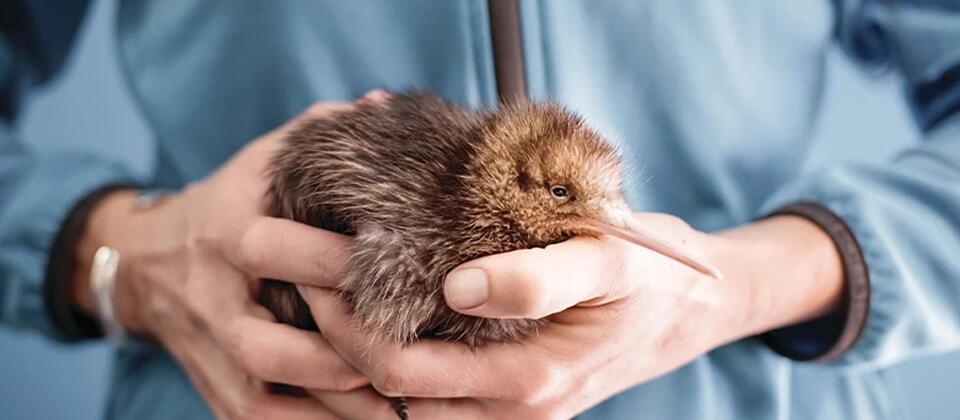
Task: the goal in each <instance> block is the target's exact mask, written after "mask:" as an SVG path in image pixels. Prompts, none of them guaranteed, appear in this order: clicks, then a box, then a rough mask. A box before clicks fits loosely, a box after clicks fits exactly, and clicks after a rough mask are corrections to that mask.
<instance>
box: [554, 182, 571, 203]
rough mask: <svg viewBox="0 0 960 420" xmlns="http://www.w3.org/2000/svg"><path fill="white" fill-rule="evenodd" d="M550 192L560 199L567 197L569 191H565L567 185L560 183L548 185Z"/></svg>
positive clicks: (568, 196)
mask: <svg viewBox="0 0 960 420" xmlns="http://www.w3.org/2000/svg"><path fill="white" fill-rule="evenodd" d="M550 194H553V198H557V199H560V200H566V199H567V198H570V191H567V187H564V186H562V185H557V186H553V187H550Z"/></svg>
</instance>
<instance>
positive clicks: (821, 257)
mask: <svg viewBox="0 0 960 420" xmlns="http://www.w3.org/2000/svg"><path fill="white" fill-rule="evenodd" d="M711 237H712V238H713V240H712V241H711V243H712V246H711V250H712V252H711V254H712V260H713V261H716V262H717V264H718V265H719V266H720V270H721V271H722V272H723V273H724V276H725V280H724V281H727V282H730V285H729V286H730V288H731V291H732V293H733V294H734V295H735V299H733V301H734V302H735V305H733V306H736V307H737V308H736V309H734V310H735V311H737V312H738V313H737V319H739V320H740V321H741V323H740V325H741V326H742V328H741V329H740V331H739V334H738V335H739V336H738V337H736V338H742V337H746V336H751V335H756V334H759V333H763V332H766V331H770V330H773V329H776V328H780V327H785V326H788V325H793V324H797V323H800V322H803V321H807V320H811V319H814V318H818V317H821V316H824V315H827V314H829V313H830V312H833V311H836V310H837V309H838V308H839V307H840V306H841V305H840V302H841V299H842V295H843V266H842V263H841V260H840V256H839V254H838V252H837V250H836V247H835V246H834V244H833V240H832V239H831V238H830V236H829V235H828V234H827V233H826V232H824V231H823V230H822V229H820V227H819V226H817V225H816V224H814V223H811V222H810V221H808V220H806V219H804V218H801V217H796V216H775V217H772V218H769V219H764V220H761V221H758V222H755V223H751V224H748V225H744V226H740V227H737V228H733V229H729V230H726V231H722V232H718V233H716V234H713V235H711Z"/></svg>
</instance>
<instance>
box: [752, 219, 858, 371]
mask: <svg viewBox="0 0 960 420" xmlns="http://www.w3.org/2000/svg"><path fill="white" fill-rule="evenodd" d="M777 215H793V216H800V217H803V218H805V219H807V220H810V221H811V222H813V223H815V224H816V225H818V226H819V227H820V228H821V229H823V230H824V231H825V232H826V233H827V234H828V235H829V236H830V238H831V239H833V243H834V245H835V246H836V247H837V251H838V252H839V254H840V259H841V263H842V264H843V277H844V295H843V301H842V305H843V306H842V307H841V308H840V309H839V310H838V311H837V312H835V313H833V314H830V315H827V316H824V317H821V318H818V319H814V320H811V321H807V322H804V323H801V324H797V325H793V326H789V327H785V328H781V329H777V330H773V331H769V332H767V333H765V334H763V335H761V337H760V338H761V339H762V340H763V341H764V343H766V345H767V346H768V347H770V348H771V349H772V350H773V351H775V352H777V353H778V354H780V355H782V356H784V357H788V358H790V359H793V360H797V361H815V362H832V361H835V360H838V359H839V358H840V357H841V356H843V355H844V354H845V353H846V352H847V351H848V350H850V349H851V348H853V346H854V345H855V344H856V343H857V340H858V339H859V338H860V336H861V334H862V333H863V330H864V327H865V326H866V324H867V315H868V313H869V311H870V275H869V271H868V270H867V264H866V261H865V259H864V257H863V251H862V250H861V248H860V244H859V243H858V242H857V239H856V237H854V235H853V232H852V231H851V229H850V228H849V227H848V226H847V224H846V223H845V222H844V221H843V219H841V218H840V217H839V216H837V215H836V214H834V213H833V212H832V211H830V210H829V209H827V208H826V207H824V206H821V205H819V204H816V203H812V202H798V203H794V204H790V205H787V206H785V207H782V208H780V209H779V210H776V211H774V212H773V213H772V214H771V215H770V216H777Z"/></svg>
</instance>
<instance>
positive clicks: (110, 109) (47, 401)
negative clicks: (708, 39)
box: [0, 0, 960, 420]
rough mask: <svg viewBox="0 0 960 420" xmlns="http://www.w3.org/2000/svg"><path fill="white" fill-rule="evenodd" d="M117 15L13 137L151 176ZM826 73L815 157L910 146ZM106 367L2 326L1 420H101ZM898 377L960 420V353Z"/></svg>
mask: <svg viewBox="0 0 960 420" xmlns="http://www.w3.org/2000/svg"><path fill="white" fill-rule="evenodd" d="M114 10H115V4H114V1H113V0H97V1H95V2H94V7H92V9H91V10H90V13H89V16H88V19H87V22H86V23H85V27H84V30H83V34H82V35H81V36H80V37H79V39H78V44H77V45H76V47H75V48H74V52H73V56H72V57H71V59H70V63H69V65H68V67H67V68H66V72H65V73H64V74H62V75H61V76H60V77H59V78H58V79H57V80H56V81H55V82H54V83H52V84H51V86H50V87H49V88H48V89H47V90H46V91H45V92H43V93H42V94H40V95H37V96H36V97H35V98H33V99H32V100H31V101H30V103H29V104H28V106H27V112H26V114H25V115H24V117H25V118H23V119H22V121H21V124H20V126H19V127H18V130H19V132H20V135H21V137H22V138H24V139H26V141H27V142H29V143H30V144H32V145H34V146H35V147H37V148H47V147H54V145H55V144H56V145H58V146H57V147H61V148H62V147H64V146H63V142H64V140H65V139H67V140H69V141H70V144H69V146H68V147H70V148H76V149H97V150H98V151H100V152H101V153H109V154H111V155H115V156H117V157H118V159H120V157H123V159H125V160H126V161H127V163H128V164H129V165H130V167H131V168H138V169H139V170H142V171H144V173H149V172H148V171H151V170H152V168H150V166H149V164H148V162H150V161H151V153H152V152H153V150H151V149H150V147H149V146H148V144H149V136H150V134H149V132H148V130H147V128H146V126H145V123H144V121H143V119H142V117H141V116H140V115H139V114H138V113H137V111H136V106H135V104H134V103H133V102H132V100H131V98H130V97H129V95H128V94H127V92H126V91H125V86H124V85H123V80H122V79H121V77H120V74H119V70H118V68H117V63H116V57H115V56H114V50H113V48H114V45H113V32H114V29H115V28H114V27H113V23H114V21H113V12H114ZM827 72H828V76H827V94H826V98H825V101H826V107H825V108H824V112H823V113H822V115H821V116H820V121H819V125H818V127H817V130H816V132H815V133H814V135H815V136H816V137H817V138H818V143H817V144H818V145H819V150H817V153H819V154H821V155H822V156H830V157H831V158H833V159H848V158H852V157H855V152H856V148H857V147H858V146H860V147H863V146H864V145H869V144H872V142H871V139H875V138H877V137H880V136H890V137H891V138H896V139H903V141H904V143H906V142H908V141H910V140H911V139H913V138H915V136H916V135H917V134H916V132H915V129H914V128H913V125H912V122H911V121H910V119H909V116H908V115H907V110H906V109H905V107H904V105H903V103H902V102H901V101H900V97H899V92H898V86H897V82H896V80H892V79H891V78H889V77H881V76H871V75H867V74H864V73H862V72H860V71H858V70H857V69H854V68H853V67H852V65H851V64H850V63H849V62H847V61H846V58H845V57H843V56H842V55H841V54H839V52H837V51H833V52H831V54H830V57H829V63H828V69H827ZM185 99H186V100H189V99H188V98H185ZM198 117H202V116H198ZM888 152H889V153H893V152H894V151H893V150H890V151H888ZM131 156H132V157H133V158H131ZM808 169H813V168H808ZM109 366H110V352H109V348H108V346H107V345H105V344H103V343H95V344H86V345H81V346H71V347H65V346H60V345H57V344H54V343H50V342H48V341H46V340H44V339H42V338H39V337H37V336H34V335H31V334H28V333H22V332H16V331H11V330H9V329H5V328H3V327H0V410H2V411H0V418H3V419H27V418H34V419H71V420H74V419H75V420H83V419H96V418H99V417H100V413H101V410H102V408H103V406H104V398H105V395H106V387H107V372H108V369H109ZM896 369H897V370H898V371H899V373H900V374H901V377H902V378H903V380H902V386H903V388H904V391H905V393H906V395H907V402H908V404H909V409H910V411H911V412H912V414H913V417H914V418H915V419H945V418H960V414H958V413H960V398H958V397H960V394H958V393H957V389H958V386H960V354H956V353H955V354H950V355H945V356H939V357H933V358H929V359H924V360H918V361H913V362H909V363H906V364H903V365H901V366H899V367H897V368H896Z"/></svg>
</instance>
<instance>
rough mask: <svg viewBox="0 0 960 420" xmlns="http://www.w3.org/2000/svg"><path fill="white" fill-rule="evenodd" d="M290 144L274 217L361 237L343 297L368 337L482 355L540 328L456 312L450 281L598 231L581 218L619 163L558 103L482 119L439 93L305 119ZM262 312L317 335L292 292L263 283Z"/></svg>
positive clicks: (607, 195)
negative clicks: (437, 344) (425, 340)
mask: <svg viewBox="0 0 960 420" xmlns="http://www.w3.org/2000/svg"><path fill="white" fill-rule="evenodd" d="M287 142H288V144H287V145H286V147H284V148H283V149H282V150H281V151H280V153H279V154H278V155H277V156H276V159H275V161H274V166H273V174H272V182H271V185H270V189H269V201H270V203H271V213H272V214H273V215H274V216H278V217H284V218H288V219H293V220H295V221H299V222H304V223H308V224H311V225H314V226H317V227H320V228H323V229H327V230H332V231H336V232H340V233H345V234H352V235H355V236H354V241H353V242H352V245H351V248H350V250H349V254H350V258H349V260H348V261H347V262H346V267H345V269H344V273H343V276H344V278H343V282H342V287H341V291H342V293H343V296H344V297H345V298H346V299H347V301H348V302H349V303H350V304H351V306H352V308H353V310H354V312H355V315H356V317H357V319H358V320H359V322H360V324H361V326H362V327H363V328H365V329H367V330H368V331H370V332H371V333H372V334H373V336H375V337H381V338H384V339H388V340H393V341H396V342H400V343H409V342H410V341H412V340H415V339H418V338H422V337H430V338H439V339H446V340H453V341H460V342H464V343H466V344H468V345H470V346H480V345H483V344H485V343H488V342H503V341H514V340H518V339H521V338H522V337H524V336H526V335H528V334H530V333H532V332H534V331H535V330H536V328H537V326H538V325H539V324H540V323H541V322H543V321H539V320H529V319H486V318H477V317H471V316H466V315H462V314H459V313H457V312H454V311H453V310H451V309H449V308H448V307H447V305H446V303H445V301H444V298H443V292H442V289H443V280H444V278H445V276H446V274H447V273H448V272H449V271H450V270H451V269H453V268H454V267H456V266H458V265H460V264H462V263H464V262H466V261H469V260H472V259H475V258H479V257H482V256H485V255H490V254H494V253H500V252H505V251H511V250H517V249H524V248H532V247H543V246H546V245H548V244H551V243H555V242H559V241H563V240H565V239H568V238H570V237H572V236H574V235H579V234H590V233H589V232H586V231H583V230H582V229H580V228H579V227H578V226H579V225H578V220H580V218H582V217H589V216H591V215H592V213H591V212H595V211H597V210H596V209H597V208H598V207H597V205H598V203H600V202H602V201H609V200H620V193H619V188H620V173H621V171H620V166H619V159H618V157H617V154H616V153H615V151H614V150H613V149H612V148H611V147H610V146H609V145H608V144H607V143H605V142H604V141H603V140H602V139H601V138H600V137H599V136H597V135H596V134H595V133H594V132H593V131H592V130H590V129H589V128H587V127H586V126H585V125H584V124H583V123H582V121H581V120H580V119H579V118H578V117H576V116H575V115H573V114H571V113H570V112H568V111H566V110H564V109H563V108H561V107H559V106H557V105H551V104H531V103H517V104H513V105H509V106H504V107H501V108H500V109H499V110H497V111H481V112H475V111H471V110H468V109H466V108H463V107H460V106H457V105H454V104H451V103H449V102H446V101H444V100H442V99H440V98H439V97H437V96H435V95H432V94H420V93H406V94H393V95H392V96H390V97H389V98H388V99H386V100H385V101H384V102H376V101H369V100H366V101H361V102H359V103H358V104H357V105H356V107H355V108H354V109H351V110H349V111H343V112H339V113H336V114H335V115H332V116H330V117H328V118H322V119H316V120H312V121H308V122H306V123H305V124H304V125H302V126H301V127H300V128H298V129H297V130H295V131H294V132H293V133H292V134H291V135H290V137H289V139H287ZM557 186H561V187H563V188H564V189H565V190H566V191H567V192H568V194H569V196H568V197H566V198H564V197H559V196H558V195H559V192H558V191H555V187H557ZM261 301H262V302H263V303H264V304H265V305H266V306H267V307H268V308H269V309H271V310H272V311H273V312H274V313H275V314H276V315H277V318H278V319H279V320H280V321H281V322H285V323H289V324H293V325H296V326H298V327H301V328H306V329H315V328H316V325H315V324H314V322H313V320H312V317H311V316H310V313H309V308H308V307H307V305H306V304H305V303H304V302H303V301H302V300H301V298H300V296H299V295H298V294H297V291H296V289H295V288H294V287H293V286H291V285H289V284H287V283H283V282H279V281H270V280H268V281H266V282H265V283H264V285H263V287H262V289H261Z"/></svg>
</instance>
